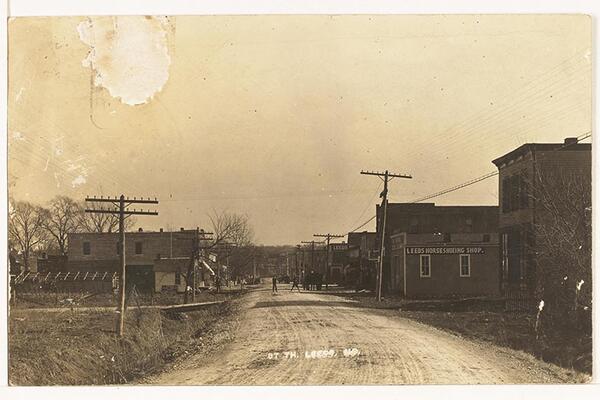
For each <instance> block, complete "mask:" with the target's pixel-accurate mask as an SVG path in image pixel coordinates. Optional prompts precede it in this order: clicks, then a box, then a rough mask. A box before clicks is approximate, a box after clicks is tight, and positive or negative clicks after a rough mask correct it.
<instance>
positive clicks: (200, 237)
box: [186, 227, 213, 303]
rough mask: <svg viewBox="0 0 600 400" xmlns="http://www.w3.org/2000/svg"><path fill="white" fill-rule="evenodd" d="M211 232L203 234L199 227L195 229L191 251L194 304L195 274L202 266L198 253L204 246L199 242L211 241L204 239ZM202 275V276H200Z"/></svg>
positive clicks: (209, 238)
mask: <svg viewBox="0 0 600 400" xmlns="http://www.w3.org/2000/svg"><path fill="white" fill-rule="evenodd" d="M212 234H213V233H212V232H205V231H204V229H200V228H199V227H196V234H195V235H194V250H193V253H192V254H193V255H192V257H193V259H192V268H193V270H192V303H195V302H196V287H197V279H196V273H197V270H198V267H200V268H201V269H202V266H201V265H200V262H201V256H200V253H201V252H202V253H204V246H201V245H200V241H201V240H212V238H211V237H206V235H212ZM201 275H202V274H201ZM186 293H187V288H186Z"/></svg>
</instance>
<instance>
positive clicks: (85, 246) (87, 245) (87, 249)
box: [83, 242, 92, 256]
mask: <svg viewBox="0 0 600 400" xmlns="http://www.w3.org/2000/svg"><path fill="white" fill-rule="evenodd" d="M90 254H92V247H91V245H90V242H83V255H84V256H89V255H90Z"/></svg>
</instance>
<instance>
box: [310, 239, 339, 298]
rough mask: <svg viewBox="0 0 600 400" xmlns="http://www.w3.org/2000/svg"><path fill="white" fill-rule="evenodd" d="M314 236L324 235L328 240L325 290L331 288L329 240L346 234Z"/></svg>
mask: <svg viewBox="0 0 600 400" xmlns="http://www.w3.org/2000/svg"><path fill="white" fill-rule="evenodd" d="M313 236H314V237H323V238H325V240H326V241H327V258H326V260H325V290H327V289H329V241H330V240H331V239H335V238H343V237H344V235H334V234H332V233H325V234H314V235H313Z"/></svg>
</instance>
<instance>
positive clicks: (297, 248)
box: [296, 244, 301, 279]
mask: <svg viewBox="0 0 600 400" xmlns="http://www.w3.org/2000/svg"><path fill="white" fill-rule="evenodd" d="M300 247H301V245H299V244H297V245H296V276H297V277H298V279H300V273H299V268H298V266H299V262H298V261H299V258H298V256H299V254H300Z"/></svg>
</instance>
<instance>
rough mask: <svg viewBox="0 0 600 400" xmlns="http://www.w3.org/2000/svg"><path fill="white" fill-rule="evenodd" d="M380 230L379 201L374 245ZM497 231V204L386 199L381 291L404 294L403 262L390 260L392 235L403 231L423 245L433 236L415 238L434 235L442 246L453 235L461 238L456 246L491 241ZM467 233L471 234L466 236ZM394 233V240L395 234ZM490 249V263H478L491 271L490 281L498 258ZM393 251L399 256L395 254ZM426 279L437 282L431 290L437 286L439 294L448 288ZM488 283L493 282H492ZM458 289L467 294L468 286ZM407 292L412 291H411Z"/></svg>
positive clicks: (450, 239)
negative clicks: (437, 204) (468, 204)
mask: <svg viewBox="0 0 600 400" xmlns="http://www.w3.org/2000/svg"><path fill="white" fill-rule="evenodd" d="M380 232H381V207H380V206H379V205H378V206H377V237H376V247H379V243H378V242H379V238H380V237H381V236H380V235H381V233H380ZM497 232H498V207H497V206H436V205H435V204H434V203H389V204H388V210H387V223H386V235H385V237H386V244H385V248H384V249H385V254H384V259H383V285H382V288H383V290H384V292H388V293H400V294H405V287H404V285H405V280H404V266H403V265H405V264H393V263H392V257H393V254H392V253H393V246H392V239H391V238H392V236H395V235H397V234H405V237H406V238H407V239H408V238H411V241H412V240H413V239H414V242H413V244H414V245H420V246H422V247H429V246H428V244H427V243H428V242H430V241H432V240H433V239H431V240H429V239H428V240H427V241H425V242H419V240H421V239H418V238H419V237H420V238H426V237H431V238H435V242H437V241H441V242H442V243H444V246H447V245H448V244H450V243H452V241H453V238H454V239H455V240H458V238H463V239H464V241H463V242H455V243H454V244H455V245H456V246H458V247H464V246H467V247H468V246H469V245H470V244H471V242H473V243H489V244H492V243H493V242H491V241H492V239H493V238H494V235H495V234H496V233H497ZM468 234H473V235H472V236H469V235H468ZM410 235H424V236H410ZM461 235H463V236H461ZM464 235H467V236H464ZM395 237H396V240H397V238H398V236H395ZM467 238H468V239H467ZM423 240H425V239H423ZM478 241H479V242H478ZM486 246H487V245H486ZM491 252H493V250H490V251H488V252H487V254H486V256H485V257H484V259H485V262H486V263H491V264H490V265H489V266H487V265H486V267H485V268H484V267H480V269H482V270H485V271H487V273H488V274H490V275H489V277H488V278H489V280H490V282H496V283H497V282H498V275H499V266H498V259H496V260H492V258H491V257H490V256H489V254H491ZM395 255H396V256H398V254H395ZM411 260H412V258H411ZM408 261H410V260H408ZM400 265H402V267H401V268H399V266H400ZM407 267H408V265H407ZM494 269H495V272H494V273H493V274H492V273H491V271H494ZM407 273H408V272H407ZM429 281H430V282H431V283H430V284H433V285H437V286H436V287H433V288H432V289H431V291H436V290H437V292H438V293H440V294H441V293H445V292H447V290H446V289H444V288H442V287H441V285H438V281H437V280H433V279H430V280H429ZM462 281H467V280H462ZM473 281H474V280H471V282H473ZM407 283H408V282H407ZM490 285H491V286H493V284H490ZM490 285H488V284H487V283H486V287H491V286H490ZM461 287H462V286H461ZM456 290H458V289H456ZM458 292H460V293H463V294H466V293H467V292H468V290H466V289H465V290H463V289H461V290H458ZM458 292H457V293H458ZM408 294H409V295H410V294H411V293H410V291H409V293H408ZM490 294H493V293H490Z"/></svg>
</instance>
